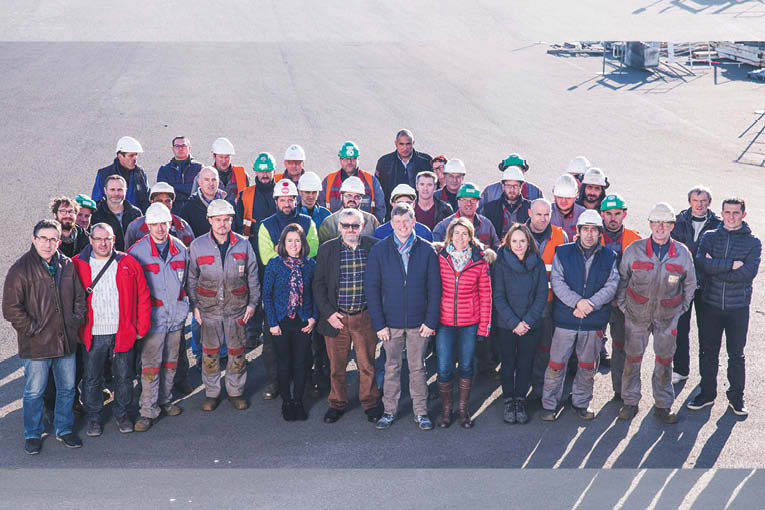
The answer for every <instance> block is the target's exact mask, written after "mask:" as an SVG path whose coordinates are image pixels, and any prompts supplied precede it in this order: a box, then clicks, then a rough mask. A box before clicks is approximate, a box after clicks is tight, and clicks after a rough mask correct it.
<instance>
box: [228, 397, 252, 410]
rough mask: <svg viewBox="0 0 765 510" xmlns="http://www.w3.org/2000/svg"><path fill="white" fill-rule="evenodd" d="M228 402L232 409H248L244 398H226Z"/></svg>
mask: <svg viewBox="0 0 765 510" xmlns="http://www.w3.org/2000/svg"><path fill="white" fill-rule="evenodd" d="M228 401H229V402H231V405H232V406H234V409H238V410H239V411H244V410H245V409H247V407H248V405H247V399H245V398H244V397H228Z"/></svg>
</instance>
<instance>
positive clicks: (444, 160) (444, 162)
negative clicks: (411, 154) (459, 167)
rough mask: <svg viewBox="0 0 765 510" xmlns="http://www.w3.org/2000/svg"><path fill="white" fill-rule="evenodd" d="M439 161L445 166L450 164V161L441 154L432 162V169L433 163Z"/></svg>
mask: <svg viewBox="0 0 765 510" xmlns="http://www.w3.org/2000/svg"><path fill="white" fill-rule="evenodd" d="M437 161H438V162H440V163H443V164H446V163H448V162H449V160H448V159H446V156H444V155H443V154H439V155H438V156H436V157H435V158H433V159H431V160H430V168H433V163H435V162H437Z"/></svg>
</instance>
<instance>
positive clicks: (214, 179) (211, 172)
mask: <svg viewBox="0 0 765 510" xmlns="http://www.w3.org/2000/svg"><path fill="white" fill-rule="evenodd" d="M219 179H220V178H219V177H218V171H217V170H216V169H215V168H213V167H211V166H203V167H202V169H201V170H200V171H199V175H197V183H198V184H199V190H200V191H201V192H202V195H204V197H205V198H206V199H207V200H213V199H215V198H216V194H217V192H218V183H219V182H220V181H219Z"/></svg>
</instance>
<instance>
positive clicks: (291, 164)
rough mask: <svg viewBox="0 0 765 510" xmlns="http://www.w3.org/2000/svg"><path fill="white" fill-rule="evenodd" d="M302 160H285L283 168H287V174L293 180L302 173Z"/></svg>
mask: <svg viewBox="0 0 765 510" xmlns="http://www.w3.org/2000/svg"><path fill="white" fill-rule="evenodd" d="M303 164H304V163H303V161H299V160H285V161H284V169H285V170H287V175H289V176H290V178H291V179H292V180H293V181H294V180H296V179H298V178H299V177H300V174H302V173H303Z"/></svg>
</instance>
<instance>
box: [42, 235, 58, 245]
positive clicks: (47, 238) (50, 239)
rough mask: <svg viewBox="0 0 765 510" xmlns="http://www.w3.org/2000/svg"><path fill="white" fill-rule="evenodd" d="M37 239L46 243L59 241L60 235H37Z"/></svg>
mask: <svg viewBox="0 0 765 510" xmlns="http://www.w3.org/2000/svg"><path fill="white" fill-rule="evenodd" d="M36 237H37V239H39V240H40V241H42V242H44V243H57V242H59V241H60V239H59V238H58V237H45V236H36Z"/></svg>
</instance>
